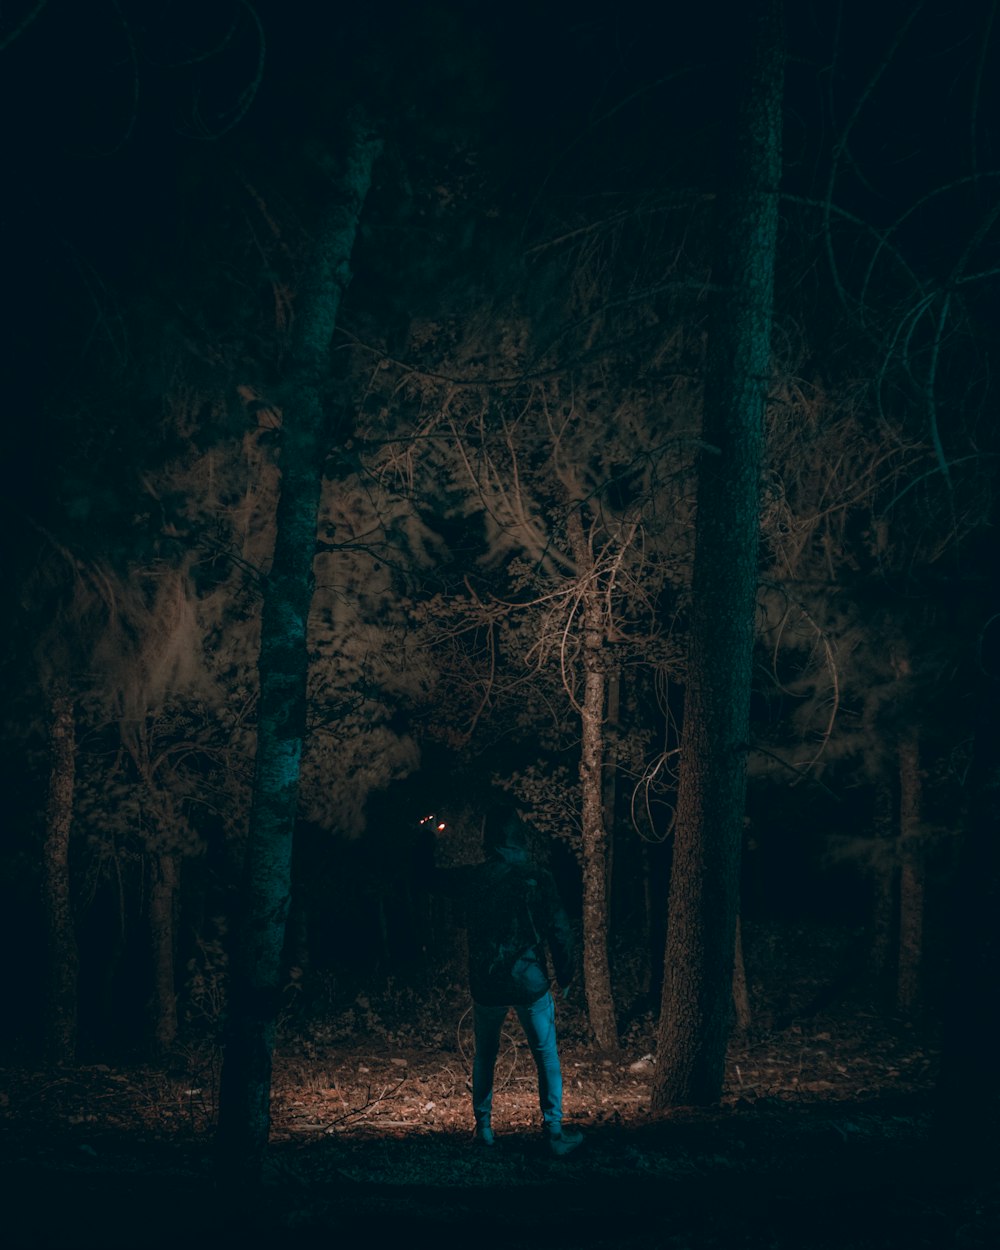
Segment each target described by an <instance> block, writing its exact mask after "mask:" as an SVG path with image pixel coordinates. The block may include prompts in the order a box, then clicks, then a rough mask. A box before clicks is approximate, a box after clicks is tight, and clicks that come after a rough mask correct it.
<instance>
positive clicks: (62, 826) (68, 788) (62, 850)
mask: <svg viewBox="0 0 1000 1250" xmlns="http://www.w3.org/2000/svg"><path fill="white" fill-rule="evenodd" d="M49 715H50V723H49V750H50V760H49V794H48V804H47V809H46V814H45V845H44V847H43V850H42V864H43V883H44V884H43V889H44V900H45V901H44V906H45V919H46V928H47V930H48V951H47V959H48V996H47V1002H46V1016H45V1041H46V1050H47V1052H48V1055H49V1058H51V1059H52V1060H53V1061H54V1062H56V1063H72V1062H73V1060H74V1058H75V1057H76V1035H77V997H78V982H79V963H80V961H79V954H78V951H77V945H76V930H75V927H74V924H73V908H72V901H71V896H70V876H69V835H70V829H71V827H72V823H73V789H74V784H75V777H76V727H75V724H74V706H73V700H72V698H71V697H70V696H69V695H68V694H65V693H57V694H56V695H54V696H53V698H52V702H51V706H50V711H49Z"/></svg>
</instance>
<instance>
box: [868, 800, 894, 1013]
mask: <svg viewBox="0 0 1000 1250" xmlns="http://www.w3.org/2000/svg"><path fill="white" fill-rule="evenodd" d="M892 807H893V802H892V790H891V788H890V787H889V786H888V785H880V786H879V788H878V790H877V792H876V794H875V816H874V824H875V830H874V833H875V858H874V862H873V863H872V876H873V878H874V886H873V895H874V897H873V898H872V944H871V954H870V956H869V962H870V964H871V970H872V974H873V976H874V979H875V986H876V992H877V995H878V997H879V999H880V1000H881V999H884V998H886V997H887V990H888V987H889V985H890V984H891V980H890V975H889V974H890V968H891V967H892V966H893V958H892V956H893V950H892V937H893V933H894V931H895V927H896V926H895V923H894V921H895V911H896V906H895V901H896V889H895V885H896V855H895V839H894V837H893V835H894V833H895V830H894V829H893V818H892Z"/></svg>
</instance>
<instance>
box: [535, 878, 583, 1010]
mask: <svg viewBox="0 0 1000 1250" xmlns="http://www.w3.org/2000/svg"><path fill="white" fill-rule="evenodd" d="M539 885H540V886H541V889H542V895H543V898H544V901H545V940H546V942H547V943H548V946H549V951H550V952H551V954H552V966H553V968H554V969H555V974H556V980H557V981H558V982H559V986H560V988H561V989H562V990H563V992H564V993H565V991H566V989H567V987H568V986H569V983H570V982H571V981H572V980H573V975H574V973H575V971H576V944H575V942H574V941H573V929H572V927H571V926H570V923H569V916H567V915H566V909H565V907H563V905H562V900H561V899H560V898H559V891H558V889H557V888H556V883H555V879H554V878H553V876H552V874H551V873H549V872H544V873H541V874H540V880H539Z"/></svg>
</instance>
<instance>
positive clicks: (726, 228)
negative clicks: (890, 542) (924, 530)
mask: <svg viewBox="0 0 1000 1250" xmlns="http://www.w3.org/2000/svg"><path fill="white" fill-rule="evenodd" d="M746 20H747V22H748V29H747V32H746V39H745V41H744V40H742V39H741V40H740V41H739V45H740V55H741V57H742V58H743V62H744V64H743V72H744V73H745V74H746V78H745V79H744V81H743V84H742V87H741V90H740V95H739V97H738V99H737V104H736V118H735V125H734V127H733V129H732V132H731V136H730V137H731V139H732V141H733V142H732V144H731V147H730V151H729V153H728V158H729V159H728V166H727V172H726V179H727V187H728V189H727V190H726V191H724V192H723V193H721V194H720V195H719V196H718V197H717V204H716V212H717V219H716V227H715V230H716V234H715V263H714V267H713V269H714V272H713V285H714V287H715V294H714V296H713V300H712V305H711V308H710V321H709V330H708V360H707V367H706V377H705V396H704V423H703V431H704V433H703V438H704V441H705V443H706V445H707V446H706V449H705V450H704V451H702V453H701V456H700V464H699V479H698V497H697V529H696V537H695V556H694V572H693V584H692V612H691V634H690V638H691V642H690V650H689V655H688V669H687V682H686V688H685V701H684V723H683V729H682V755H681V776H680V784H679V788H678V796H677V822H676V828H675V835H674V838H675V841H674V855H673V869H672V874H671V881H670V892H669V917H668V927H667V943H666V957H665V960H666V966H665V969H664V990H663V1002H662V1008H661V1012H660V1025H659V1036H658V1062H657V1066H656V1075H655V1080H654V1086H653V1106H654V1108H657V1109H660V1108H664V1107H667V1106H674V1105H684V1104H708V1103H713V1102H716V1101H717V1100H718V1098H719V1096H720V1094H721V1091H722V1081H723V1075H724V1068H725V1057H726V1046H727V1042H728V1038H729V1030H730V1023H731V1016H732V985H733V955H734V950H735V941H736V917H737V914H738V910H739V865H740V848H741V842H742V836H743V816H744V809H745V794H746V752H747V738H748V735H749V710H750V687H751V673H752V653H753V641H754V613H755V599H756V591H757V540H758V527H759V506H760V505H759V493H760V485H759V483H760V465H761V455H762V446H763V415H764V405H765V401H766V397H767V388H768V380H769V376H770V337H771V318H772V311H773V284H774V257H775V247H776V241H777V223H778V185H779V181H780V175H781V153H780V136H781V93H782V74H783V55H782V38H781V8H780V3H779V0H758V2H757V3H754V4H751V5H749V6H748V9H747V13H746ZM709 448H711V450H709Z"/></svg>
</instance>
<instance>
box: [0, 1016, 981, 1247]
mask: <svg viewBox="0 0 1000 1250" xmlns="http://www.w3.org/2000/svg"><path fill="white" fill-rule="evenodd" d="M560 1009H561V1012H562V1015H563V1019H562V1020H561V1025H562V1027H563V1033H564V1040H563V1042H562V1045H561V1051H562V1061H563V1069H564V1077H565V1081H566V1107H565V1110H566V1116H567V1119H568V1121H570V1122H572V1123H573V1124H575V1125H576V1126H578V1127H579V1128H581V1129H582V1130H583V1132H584V1134H585V1140H584V1143H583V1145H582V1146H581V1147H580V1148H579V1149H578V1150H577V1151H576V1152H574V1153H573V1154H571V1155H569V1156H568V1157H567V1158H565V1159H563V1160H556V1159H554V1158H552V1157H551V1156H550V1155H549V1154H548V1153H547V1151H546V1149H545V1147H544V1143H543V1142H542V1141H541V1139H540V1137H539V1133H538V1129H537V1122H538V1111H537V1102H536V1092H535V1089H536V1087H535V1078H534V1071H533V1066H532V1063H531V1059H530V1055H529V1054H528V1052H527V1051H526V1049H525V1047H524V1044H523V1041H522V1040H521V1039H520V1038H519V1036H518V1026H517V1022H516V1020H515V1019H514V1018H513V1016H512V1017H511V1019H510V1021H509V1026H508V1031H507V1033H506V1034H505V1036H504V1041H503V1047H502V1050H501V1055H500V1059H499V1062H498V1065H497V1073H498V1088H497V1094H496V1106H495V1116H494V1120H495V1127H496V1129H497V1133H498V1144H497V1145H496V1146H495V1147H494V1148H492V1149H486V1148H483V1147H481V1146H478V1145H476V1144H474V1143H473V1142H472V1140H471V1137H470V1111H469V1093H468V1079H469V1053H470V1041H471V1038H470V1037H469V1021H468V1018H467V1016H465V1015H464V1014H463V1011H462V1009H461V1005H460V1004H459V1005H458V1006H457V1009H456V1013H455V1016H454V1017H453V1019H454V1028H453V1029H451V1028H449V1029H444V1027H443V1024H442V1026H441V1027H440V1029H439V1031H438V1032H437V1033H435V1034H434V1035H432V1037H431V1038H430V1039H429V1040H430V1042H431V1044H430V1045H418V1044H416V1039H415V1038H414V1037H413V1036H411V1034H410V1032H409V1031H408V1030H406V1029H405V1028H404V1029H401V1030H396V1031H394V1029H393V1028H392V1027H391V1023H392V1022H391V1021H390V1020H389V1019H387V1017H386V1014H383V1015H380V1016H379V1015H377V1014H376V1012H375V1009H374V1008H373V1006H372V1004H371V1003H370V1002H369V1001H368V1000H367V999H364V1000H361V1006H360V1007H358V1006H356V1007H355V1008H354V1009H353V1011H352V1014H351V1017H350V1018H349V1019H346V1020H344V1019H342V1020H341V1022H340V1023H341V1027H342V1028H343V1029H346V1030H353V1031H354V1036H353V1038H349V1037H340V1038H338V1039H337V1040H336V1041H332V1040H326V1041H324V1040H322V1036H321V1038H320V1040H317V1036H316V1031H315V1030H314V1031H313V1033H312V1035H311V1036H302V1035H298V1036H294V1037H291V1036H290V1037H287V1038H286V1039H285V1041H284V1042H283V1044H282V1046H281V1048H280V1050H279V1053H278V1054H277V1055H276V1064H275V1074H274V1092H273V1132H272V1151H271V1159H270V1163H269V1166H268V1173H267V1176H266V1179H265V1181H264V1183H263V1184H262V1185H261V1186H260V1187H259V1188H258V1189H257V1190H256V1191H255V1192H253V1193H250V1194H243V1195H241V1196H239V1198H238V1199H237V1201H236V1202H235V1203H234V1202H233V1201H231V1200H228V1199H227V1198H226V1196H224V1195H223V1194H222V1193H221V1192H220V1191H219V1190H218V1188H217V1187H216V1185H215V1183H214V1180H213V1171H212V1154H211V1130H212V1124H213V1121H214V1112H215V1097H216V1090H217V1085H218V1055H217V1052H216V1051H212V1050H210V1049H191V1050H188V1051H183V1050H182V1051H178V1053H177V1054H176V1055H175V1056H173V1057H172V1059H171V1062H170V1063H169V1064H165V1065H162V1066H123V1067H112V1066H110V1065H108V1064H104V1063H92V1064H89V1065H86V1066H79V1067H73V1068H69V1067H61V1068H46V1067H44V1066H38V1065H32V1064H29V1063H24V1062H20V1063H15V1062H10V1063H8V1064H7V1066H5V1067H3V1068H2V1069H0V1176H2V1185H3V1191H4V1192H3V1193H2V1195H0V1240H2V1242H3V1244H4V1245H6V1246H9V1247H11V1248H12V1250H13V1248H14V1247H18V1248H20V1247H27V1246H33V1247H66V1248H67V1250H68V1248H69V1247H102V1248H103V1247H132V1246H135V1247H140V1246H142V1247H150V1246H166V1245H173V1246H176V1245H180V1246H183V1247H192V1246H199V1245H202V1244H206V1245H208V1244H211V1245H214V1246H216V1247H220V1246H226V1245H229V1244H237V1243H243V1242H246V1241H254V1240H256V1239H257V1238H258V1237H259V1236H264V1235H267V1236H272V1237H274V1238H276V1239H277V1241H278V1244H286V1243H288V1242H289V1241H290V1240H295V1241H298V1240H302V1239H304V1238H306V1237H309V1238H310V1239H312V1238H314V1237H315V1236H316V1235H320V1236H322V1235H329V1236H330V1237H331V1238H332V1237H334V1236H336V1237H342V1236H344V1235H346V1234H348V1233H350V1234H352V1235H355V1236H364V1238H365V1241H366V1243H367V1244H368V1245H370V1246H374V1247H378V1246H382V1245H385V1246H398V1245H399V1244H401V1243H409V1242H415V1243H416V1244H417V1245H419V1244H421V1243H422V1242H423V1241H428V1242H429V1241H431V1240H434V1239H437V1238H438V1237H439V1236H440V1237H448V1238H453V1237H454V1236H456V1235H458V1236H461V1237H463V1239H465V1238H467V1239H468V1240H469V1241H470V1242H473V1243H475V1244H478V1245H505V1246H508V1247H517V1246H540V1245H543V1244H548V1243H550V1242H551V1243H555V1244H559V1245H563V1246H567V1247H576V1246H580V1247H584V1246H586V1247H597V1246H604V1247H639V1246H643V1247H647V1248H649V1247H670V1248H672V1250H673V1248H676V1250H683V1248H685V1247H729V1246H739V1247H767V1248H769V1250H770V1248H781V1250H784V1248H788V1250H792V1248H794V1250H803V1248H806V1247H813V1246H815V1247H821V1246H822V1247H859V1248H860V1247H897V1246H898V1247H901V1248H902V1247H907V1248H911V1247H928V1248H933V1250H939V1248H941V1247H952V1246H954V1247H968V1248H973V1247H986V1246H991V1247H992V1246H996V1245H1000V1183H998V1178H997V1175H996V1172H995V1170H993V1169H992V1168H991V1166H990V1156H989V1155H988V1154H984V1153H983V1151H982V1150H981V1149H980V1148H979V1147H980V1143H967V1145H969V1146H970V1149H968V1150H958V1151H955V1150H952V1149H949V1150H945V1151H942V1150H941V1149H940V1148H939V1147H937V1146H936V1145H935V1143H934V1141H933V1139H932V1135H931V1132H930V1129H931V1121H932V1090H933V1081H934V1075H935V1065H936V1052H935V1045H934V1039H933V1036H932V1035H931V1034H930V1032H929V1031H927V1032H923V1031H921V1030H919V1029H914V1028H907V1027H903V1026H901V1025H899V1024H894V1023H892V1022H886V1021H885V1020H881V1019H879V1018H878V1017H876V1016H874V1015H872V1014H868V1013H865V1012H863V1011H861V1010H847V1009H844V1008H843V1007H842V1008H841V1009H840V1010H839V1011H837V1012H836V1013H832V1014H829V1015H814V1016H812V1017H811V1018H810V1019H808V1020H807V1021H800V1022H794V1023H788V1024H785V1025H784V1026H783V1027H780V1028H779V1027H771V1028H770V1029H767V1030H761V1029H758V1030H757V1031H756V1032H755V1033H751V1034H749V1035H748V1036H747V1037H745V1038H743V1039H742V1040H739V1041H736V1042H734V1044H733V1046H732V1047H731V1051H730V1055H729V1060H728V1065H727V1079H726V1090H725V1096H724V1100H723V1103H722V1105H721V1107H720V1108H717V1109H714V1110H711V1111H705V1110H696V1109H693V1108H691V1109H681V1110H675V1111H673V1112H671V1113H669V1114H667V1115H664V1116H660V1117H657V1116H654V1115H652V1114H651V1113H650V1111H649V1093H650V1084H651V1079H652V1073H653V1062H652V1060H651V1058H650V1057H649V1052H650V1050H651V1049H652V1020H651V1018H649V1017H644V1018H640V1019H637V1020H635V1021H633V1023H632V1025H631V1026H630V1028H629V1029H628V1030H627V1032H626V1044H625V1048H624V1049H623V1051H622V1053H621V1054H619V1055H615V1056H608V1055H602V1054H601V1053H599V1052H597V1051H595V1050H594V1049H592V1048H591V1047H589V1046H588V1045H587V1044H586V1042H585V1041H584V1040H583V1033H582V1028H578V1027H577V1025H578V1023H579V1022H578V1021H575V1020H574V1017H573V1014H572V1008H569V1007H565V1006H564V1005H563V1004H560ZM382 1011H383V1013H385V1011H386V1009H385V1008H384V1007H383V1008H382ZM361 1017H367V1018H361ZM444 1019H445V1017H443V1016H440V1017H439V1020H441V1021H443V1020H444ZM335 1033H336V1030H335V1029H328V1030H327V1032H326V1034H325V1036H326V1037H327V1038H332V1037H334V1036H335ZM359 1034H361V1035H362V1036H359ZM577 1034H578V1035H577ZM992 1162H993V1163H995V1155H994V1156H993V1159H992ZM4 1228H5V1229H6V1234H4V1231H3V1230H4ZM420 1234H422V1235H420Z"/></svg>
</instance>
